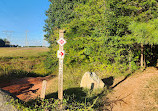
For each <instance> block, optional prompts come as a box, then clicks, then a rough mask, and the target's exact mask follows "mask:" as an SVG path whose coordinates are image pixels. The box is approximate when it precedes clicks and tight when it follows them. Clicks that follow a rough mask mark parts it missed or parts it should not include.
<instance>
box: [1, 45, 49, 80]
mask: <svg viewBox="0 0 158 111" xmlns="http://www.w3.org/2000/svg"><path fill="white" fill-rule="evenodd" d="M48 51H49V49H48V48H41V47H39V48H38V47H37V48H0V80H1V81H3V80H6V78H7V80H8V81H9V80H11V79H14V78H21V77H28V76H29V77H32V76H33V77H35V76H45V75H48V74H49V72H48V71H47V70H46V69H45V65H44V60H45V58H46V56H47V52H48Z"/></svg>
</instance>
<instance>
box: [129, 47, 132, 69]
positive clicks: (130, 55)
mask: <svg viewBox="0 0 158 111" xmlns="http://www.w3.org/2000/svg"><path fill="white" fill-rule="evenodd" d="M131 59H132V52H131V49H129V71H130V72H131V70H132V65H131Z"/></svg>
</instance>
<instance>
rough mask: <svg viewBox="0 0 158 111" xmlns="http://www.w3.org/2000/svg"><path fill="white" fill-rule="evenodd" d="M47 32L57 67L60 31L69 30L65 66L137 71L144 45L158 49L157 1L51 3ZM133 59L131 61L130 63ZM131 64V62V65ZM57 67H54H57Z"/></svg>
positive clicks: (58, 0) (73, 0)
mask: <svg viewBox="0 0 158 111" xmlns="http://www.w3.org/2000/svg"><path fill="white" fill-rule="evenodd" d="M50 1H51V4H50V7H49V9H48V10H47V11H46V15H47V17H48V18H47V19H46V20H45V22H46V24H45V27H44V31H45V32H46V33H47V34H46V35H45V38H46V40H48V42H49V43H51V47H52V50H51V54H52V58H53V60H52V64H54V65H56V64H57V59H56V51H57V50H58V46H57V43H56V40H57V39H58V30H59V29H65V30H66V33H65V38H66V40H67V44H66V45H65V50H66V53H67V55H66V57H65V63H66V64H67V65H68V66H71V65H73V66H74V65H75V64H76V65H77V64H80V65H89V67H93V68H94V69H100V70H101V69H103V70H107V71H108V70H110V71H111V72H113V71H114V70H115V69H116V70H117V71H123V70H124V71H125V70H127V69H128V66H127V65H128V64H129V63H130V62H131V63H130V64H132V68H133V69H136V68H137V66H138V65H137V62H138V61H139V57H140V43H143V44H144V45H145V44H149V45H156V44H157V43H158V42H157V41H158V37H157V30H158V26H157V24H158V23H157V21H158V18H157V17H158V8H157V6H158V1H156V0H88V1H87V0H50ZM129 57H130V60H129ZM129 61H130V62H129ZM54 65H53V66H54Z"/></svg>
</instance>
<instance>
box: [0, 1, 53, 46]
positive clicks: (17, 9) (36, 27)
mask: <svg viewBox="0 0 158 111" xmlns="http://www.w3.org/2000/svg"><path fill="white" fill-rule="evenodd" d="M49 4H50V2H49V1H48V0H0V38H2V39H4V38H6V39H8V40H9V41H10V42H11V44H12V45H20V46H25V44H26V35H27V44H26V45H29V46H37V45H38V46H41V45H47V46H48V45H49V44H48V43H47V42H46V41H43V39H44V37H43V35H44V33H45V32H44V31H43V29H44V28H43V26H44V25H45V22H44V20H45V19H46V18H47V17H46V16H45V11H46V10H48V8H49ZM26 32H27V34H26Z"/></svg>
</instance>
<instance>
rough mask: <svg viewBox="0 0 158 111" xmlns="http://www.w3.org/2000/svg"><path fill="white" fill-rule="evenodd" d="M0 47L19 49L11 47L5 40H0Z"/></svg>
mask: <svg viewBox="0 0 158 111" xmlns="http://www.w3.org/2000/svg"><path fill="white" fill-rule="evenodd" d="M0 47H19V46H18V45H11V44H10V42H9V41H8V40H7V39H0Z"/></svg>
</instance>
